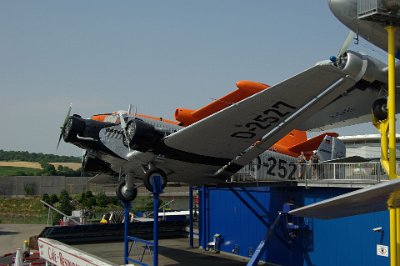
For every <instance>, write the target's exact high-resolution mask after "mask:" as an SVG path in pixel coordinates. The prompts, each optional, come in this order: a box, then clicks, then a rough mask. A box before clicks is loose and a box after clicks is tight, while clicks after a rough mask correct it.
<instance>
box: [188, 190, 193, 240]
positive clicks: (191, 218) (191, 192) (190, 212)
mask: <svg viewBox="0 0 400 266" xmlns="http://www.w3.org/2000/svg"><path fill="white" fill-rule="evenodd" d="M189 244H190V247H191V248H193V187H192V186H189Z"/></svg>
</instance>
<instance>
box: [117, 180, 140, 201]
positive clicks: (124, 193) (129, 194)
mask: <svg viewBox="0 0 400 266" xmlns="http://www.w3.org/2000/svg"><path fill="white" fill-rule="evenodd" d="M116 192H117V197H118V199H120V200H122V201H123V202H131V201H132V200H134V199H135V198H136V196H137V193H138V192H137V187H136V186H134V187H133V189H132V190H126V187H125V181H123V182H121V183H119V185H118V187H117V190H116Z"/></svg>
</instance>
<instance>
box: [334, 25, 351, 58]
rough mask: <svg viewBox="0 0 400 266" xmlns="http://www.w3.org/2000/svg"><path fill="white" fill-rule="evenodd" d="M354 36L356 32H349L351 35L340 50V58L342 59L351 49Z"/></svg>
mask: <svg viewBox="0 0 400 266" xmlns="http://www.w3.org/2000/svg"><path fill="white" fill-rule="evenodd" d="M354 34H355V33H354V31H350V32H349V34H348V35H347V37H346V39H345V40H344V42H343V45H342V48H340V51H339V54H338V56H337V57H338V58H339V57H341V56H342V55H343V54H344V53H345V52H346V51H347V50H348V49H349V46H350V44H351V42H352V41H353V38H354Z"/></svg>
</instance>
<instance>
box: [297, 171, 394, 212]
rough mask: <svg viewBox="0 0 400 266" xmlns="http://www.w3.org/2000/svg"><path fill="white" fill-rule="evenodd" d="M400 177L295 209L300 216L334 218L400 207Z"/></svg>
mask: <svg viewBox="0 0 400 266" xmlns="http://www.w3.org/2000/svg"><path fill="white" fill-rule="evenodd" d="M399 189H400V178H396V179H393V180H390V181H387V182H384V183H380V184H378V185H373V186H370V187H366V188H363V189H359V190H356V191H353V192H350V193H346V194H344V195H340V196H337V197H334V198H331V199H327V200H324V201H321V202H318V203H314V204H310V205H307V206H304V207H301V208H297V209H294V210H292V211H290V212H289V214H291V215H294V216H300V217H309V218H318V219H334V218H340V217H346V216H352V215H357V214H363V213H368V212H376V211H384V210H387V209H388V207H389V206H390V207H400V192H399V191H398V190H399Z"/></svg>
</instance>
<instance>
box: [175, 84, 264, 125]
mask: <svg viewBox="0 0 400 266" xmlns="http://www.w3.org/2000/svg"><path fill="white" fill-rule="evenodd" d="M236 86H237V89H236V90H234V91H232V92H230V93H228V94H227V95H225V96H223V97H221V98H219V99H218V100H216V101H214V102H212V103H210V104H208V105H206V106H204V107H202V108H200V109H197V110H190V109H186V108H177V109H176V111H175V119H176V120H177V121H179V122H180V125H182V126H188V125H190V124H193V123H194V122H197V121H199V120H200V119H203V118H205V117H207V116H209V115H212V114H214V113H216V112H218V111H220V110H222V109H224V108H226V107H228V106H230V105H231V104H233V103H237V102H239V101H241V100H243V99H245V98H247V97H249V96H251V95H253V94H256V93H258V92H260V91H262V90H265V89H267V88H268V87H269V86H268V85H266V84H263V83H260V82H254V81H249V80H241V81H238V82H237V83H236Z"/></svg>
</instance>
